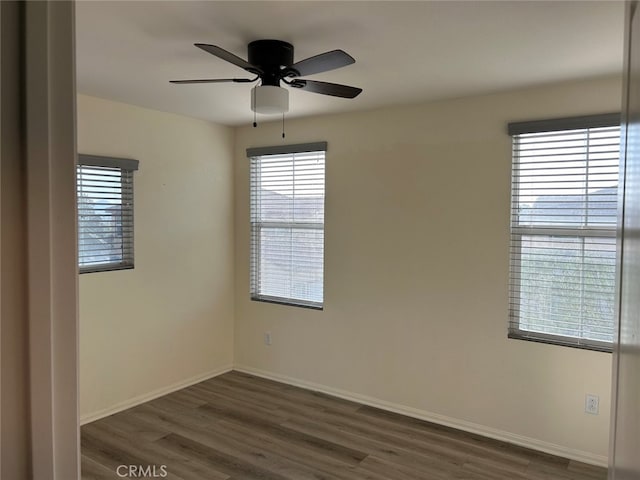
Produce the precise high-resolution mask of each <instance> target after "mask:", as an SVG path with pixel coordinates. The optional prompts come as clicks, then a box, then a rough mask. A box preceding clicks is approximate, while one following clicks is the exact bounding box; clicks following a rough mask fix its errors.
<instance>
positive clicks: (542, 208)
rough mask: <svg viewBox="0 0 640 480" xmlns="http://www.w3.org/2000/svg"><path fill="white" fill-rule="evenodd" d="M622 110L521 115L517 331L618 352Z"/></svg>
mask: <svg viewBox="0 0 640 480" xmlns="http://www.w3.org/2000/svg"><path fill="white" fill-rule="evenodd" d="M619 125H620V115H617V114H608V115H596V116H591V117H579V118H566V119H559V120H549V121H538V122H524V123H512V124H510V125H509V133H510V135H511V136H512V141H513V165H512V187H511V191H512V202H511V205H512V209H511V248H510V250H511V271H510V321H509V336H510V337H512V338H520V339H527V340H536V341H543V342H548V343H556V344H561V345H568V346H574V347H580V348H588V349H594V350H602V351H611V345H612V341H613V332H614V310H615V286H616V274H615V270H616V224H617V190H618V161H619V142H620V127H619Z"/></svg>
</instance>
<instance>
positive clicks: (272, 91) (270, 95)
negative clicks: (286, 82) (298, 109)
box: [251, 85, 289, 115]
mask: <svg viewBox="0 0 640 480" xmlns="http://www.w3.org/2000/svg"><path fill="white" fill-rule="evenodd" d="M251 110H253V111H254V112H256V113H260V114H262V115H276V114H277V115H282V114H283V113H287V112H288V111H289V91H288V90H286V89H284V88H282V87H276V86H274V85H260V86H257V87H253V88H252V89H251Z"/></svg>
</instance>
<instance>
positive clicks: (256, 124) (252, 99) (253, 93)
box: [251, 87, 258, 128]
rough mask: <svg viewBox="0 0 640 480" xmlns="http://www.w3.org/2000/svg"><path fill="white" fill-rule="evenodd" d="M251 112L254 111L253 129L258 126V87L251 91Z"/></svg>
mask: <svg viewBox="0 0 640 480" xmlns="http://www.w3.org/2000/svg"><path fill="white" fill-rule="evenodd" d="M251 110H253V128H256V127H257V126H258V122H257V118H256V116H257V114H256V87H253V88H252V89H251Z"/></svg>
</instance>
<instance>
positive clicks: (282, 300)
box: [251, 296, 324, 310]
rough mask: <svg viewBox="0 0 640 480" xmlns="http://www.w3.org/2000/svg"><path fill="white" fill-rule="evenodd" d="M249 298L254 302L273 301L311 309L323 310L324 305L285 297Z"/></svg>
mask: <svg viewBox="0 0 640 480" xmlns="http://www.w3.org/2000/svg"><path fill="white" fill-rule="evenodd" d="M251 300H252V301H254V302H264V303H275V304H278V305H286V306H289V307H300V308H308V309H311V310H324V305H322V304H312V303H299V302H296V301H295V300H289V299H286V298H277V297H263V296H251Z"/></svg>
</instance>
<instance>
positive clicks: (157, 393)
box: [80, 365, 233, 425]
mask: <svg viewBox="0 0 640 480" xmlns="http://www.w3.org/2000/svg"><path fill="white" fill-rule="evenodd" d="M231 370H233V367H232V366H231V365H227V366H225V367H222V368H218V369H216V370H212V371H209V372H206V373H202V374H200V375H196V376H194V377H191V378H188V379H186V380H182V381H180V382H177V383H174V384H172V385H168V386H166V387H162V388H159V389H157V390H153V391H152V392H148V393H144V394H142V395H138V396H136V397H133V398H130V399H127V400H125V401H123V402H119V403H117V404H115V405H113V406H111V407H108V408H104V409H102V410H98V411H97V412H92V413H87V414H85V415H82V416H81V417H80V425H84V424H86V423H91V422H95V421H96V420H99V419H101V418H104V417H108V416H109V415H113V414H114V413H118V412H122V411H123V410H127V409H128V408H131V407H135V406H136V405H140V404H141V403H145V402H148V401H150V400H153V399H155V398H158V397H162V396H164V395H167V394H169V393H173V392H176V391H178V390H181V389H183V388H186V387H190V386H191V385H195V384H196V383H200V382H203V381H205V380H209V379H210V378H213V377H217V376H218V375H222V374H223V373H227V372H230V371H231Z"/></svg>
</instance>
